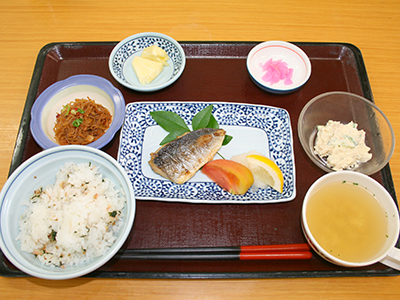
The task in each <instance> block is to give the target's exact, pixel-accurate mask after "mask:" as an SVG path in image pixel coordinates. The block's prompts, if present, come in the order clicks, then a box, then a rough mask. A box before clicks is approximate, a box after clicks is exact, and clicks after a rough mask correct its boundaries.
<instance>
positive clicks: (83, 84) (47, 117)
mask: <svg viewBox="0 0 400 300" xmlns="http://www.w3.org/2000/svg"><path fill="white" fill-rule="evenodd" d="M87 97H89V98H90V99H92V100H94V101H95V102H96V103H98V104H101V105H103V106H104V107H106V108H107V109H108V110H109V111H110V113H111V115H112V123H111V125H110V127H109V128H108V130H107V131H106V132H105V133H104V135H103V136H101V137H100V138H99V139H97V140H96V141H94V142H93V143H90V144H88V145H87V146H90V147H93V148H102V147H104V146H105V145H107V144H108V143H109V142H110V141H111V140H112V139H113V137H114V135H115V133H116V132H117V131H118V130H119V129H120V128H121V126H122V122H123V120H124V111H125V100H124V97H123V95H122V93H121V92H120V91H119V90H118V89H117V88H115V87H114V86H113V85H112V84H111V82H110V81H108V80H107V79H104V78H102V77H99V76H95V75H86V74H83V75H75V76H71V77H69V78H67V79H65V80H61V81H58V82H56V83H54V84H52V85H51V86H49V87H48V88H47V89H46V90H44V91H43V92H42V93H41V94H40V95H39V97H38V98H37V99H36V100H35V102H34V104H33V106H32V110H31V123H30V129H31V132H32V136H33V138H34V139H35V141H36V142H37V143H38V144H39V146H40V147H42V148H43V149H49V148H52V147H56V146H59V144H58V143H57V141H56V140H55V137H54V131H53V128H54V124H55V122H56V115H57V113H60V111H61V109H62V108H63V106H64V105H66V104H68V103H69V102H71V101H74V100H75V99H77V98H80V99H82V98H87Z"/></svg>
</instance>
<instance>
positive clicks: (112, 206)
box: [17, 163, 126, 268]
mask: <svg viewBox="0 0 400 300" xmlns="http://www.w3.org/2000/svg"><path fill="white" fill-rule="evenodd" d="M125 201H126V200H125V198H124V197H123V196H122V195H121V192H120V191H118V190H116V188H115V185H114V183H113V182H112V181H111V180H110V179H108V178H103V176H102V174H101V173H100V172H99V168H98V167H96V166H94V165H92V164H91V163H82V164H74V163H66V164H65V165H64V166H63V167H60V170H59V171H58V172H57V174H56V182H55V184H54V185H51V186H48V187H46V188H45V189H42V188H39V189H38V190H36V191H35V192H34V195H33V196H32V197H31V199H28V200H27V201H26V206H27V208H26V209H25V211H24V213H23V215H22V216H21V219H20V221H19V228H20V233H19V235H18V236H17V240H19V241H20V242H21V249H22V250H23V251H26V252H28V253H32V254H34V255H35V256H36V257H37V258H38V259H39V260H40V261H41V262H42V263H43V264H45V265H49V266H56V267H63V268H64V267H66V266H72V265H78V264H81V263H83V262H86V261H89V260H91V259H93V258H95V257H99V256H101V255H103V254H104V253H105V252H106V251H107V250H108V249H109V248H110V246H111V245H112V244H113V243H114V241H115V240H116V235H117V233H118V231H119V229H120V226H121V225H122V217H123V215H122V209H123V208H124V206H125ZM114 215H115V216H114Z"/></svg>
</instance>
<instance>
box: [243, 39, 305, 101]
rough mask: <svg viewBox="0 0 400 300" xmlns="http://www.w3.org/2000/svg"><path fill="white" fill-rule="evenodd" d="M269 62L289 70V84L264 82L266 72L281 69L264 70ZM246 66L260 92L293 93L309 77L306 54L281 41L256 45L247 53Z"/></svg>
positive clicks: (285, 82)
mask: <svg viewBox="0 0 400 300" xmlns="http://www.w3.org/2000/svg"><path fill="white" fill-rule="evenodd" d="M271 61H272V62H273V63H274V64H276V65H281V64H282V63H283V64H286V67H287V70H291V75H290V78H289V79H290V80H289V82H287V81H286V80H283V79H281V80H279V81H278V82H275V81H273V80H266V77H264V76H265V75H266V73H267V72H269V71H270V70H276V69H281V68H276V69H275V68H272V67H271V69H269V68H268V69H267V70H265V68H263V66H265V64H266V63H267V62H271ZM246 65H247V70H248V72H249V74H250V78H251V79H252V80H253V82H254V83H255V84H256V85H257V86H258V87H259V88H261V89H262V90H264V91H267V92H270V93H274V94H286V93H291V92H294V91H295V90H297V89H298V88H300V87H301V86H303V85H304V84H305V83H306V82H307V80H308V79H309V78H310V76H311V62H310V59H309V58H308V56H307V54H306V53H304V51H303V50H302V49H300V48H299V47H297V46H296V45H294V44H292V43H288V42H283V41H267V42H263V43H260V44H258V45H257V46H255V47H254V48H253V49H251V51H250V52H249V54H248V56H247V61H246ZM276 72H278V71H275V72H274V73H275V74H273V75H277V74H278V73H276ZM279 74H280V73H279ZM283 77H284V76H283ZM288 77H289V76H288Z"/></svg>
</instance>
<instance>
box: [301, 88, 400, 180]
mask: <svg viewBox="0 0 400 300" xmlns="http://www.w3.org/2000/svg"><path fill="white" fill-rule="evenodd" d="M329 120H333V121H339V122H341V123H342V124H347V123H349V122H351V121H353V122H354V123H357V124H358V127H357V129H358V130H361V129H362V130H364V131H365V144H366V145H367V146H368V147H370V151H369V152H370V153H371V154H372V158H371V159H370V160H369V161H367V162H365V163H360V164H359V165H358V166H357V167H355V168H353V169H352V170H354V171H357V172H360V173H364V174H366V175H371V174H374V173H376V172H378V171H380V170H381V169H382V168H383V167H384V166H386V164H387V163H388V162H389V160H390V158H391V157H392V155H393V152H394V146H395V138H394V132H393V128H392V126H391V125H390V123H389V120H388V118H387V117H386V116H385V115H384V114H383V112H382V111H381V110H380V109H379V108H378V107H377V106H376V105H375V104H374V103H373V102H372V101H369V100H367V99H365V98H364V97H361V96H359V95H356V94H352V93H348V92H328V93H324V94H321V95H318V96H316V97H315V98H313V99H312V100H310V101H309V102H308V103H307V104H306V105H305V106H304V108H303V110H302V111H301V113H300V116H299V120H298V125H297V127H298V135H299V138H300V143H301V145H302V147H303V149H304V151H305V152H306V153H307V155H308V157H309V158H310V159H311V161H312V162H313V163H315V164H316V165H317V166H318V167H319V168H321V169H322V170H324V171H326V172H333V171H334V170H333V169H332V168H331V167H329V166H328V164H327V162H326V159H325V158H321V157H319V156H318V155H317V154H316V153H315V152H314V145H315V140H316V136H317V126H319V125H326V123H327V122H328V121H329Z"/></svg>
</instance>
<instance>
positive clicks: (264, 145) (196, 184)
mask: <svg viewBox="0 0 400 300" xmlns="http://www.w3.org/2000/svg"><path fill="white" fill-rule="evenodd" d="M210 104H212V105H213V115H214V117H215V118H216V120H217V122H218V124H219V126H220V128H223V129H225V130H226V132H227V134H229V135H231V136H233V139H232V141H231V142H230V143H229V144H228V145H226V146H222V147H221V149H220V150H219V154H220V155H221V156H223V157H224V158H227V159H229V158H230V157H231V156H233V155H236V154H241V153H244V152H248V151H250V150H257V151H259V152H261V153H262V154H264V155H265V156H267V157H269V158H271V159H272V160H274V161H275V162H276V163H277V165H278V166H279V168H280V169H281V170H282V173H283V177H284V186H283V193H282V194H281V193H279V192H277V191H275V190H273V189H272V188H267V189H260V190H258V191H257V192H251V191H248V192H247V193H245V194H244V195H232V194H230V193H228V192H226V191H224V190H222V189H221V188H220V187H219V186H218V185H216V184H215V183H214V182H212V181H210V180H209V179H208V178H207V177H206V176H205V175H204V174H202V173H201V172H197V174H196V175H195V176H194V177H193V178H192V179H190V180H189V181H188V182H186V183H184V184H182V185H177V184H175V183H173V182H171V181H170V180H168V179H165V178H163V177H161V176H159V175H158V174H156V173H154V172H153V171H152V170H151V168H150V165H149V164H148V161H149V160H150V153H152V152H155V151H156V150H157V149H158V148H159V147H160V145H159V143H160V142H161V140H162V139H163V138H164V137H165V136H166V135H167V132H166V131H164V129H162V128H161V127H160V126H158V125H157V123H156V122H155V121H154V120H153V118H152V117H151V116H150V112H152V111H156V110H169V111H173V112H175V113H177V114H178V115H180V116H181V117H182V118H183V119H184V120H185V122H186V124H188V126H189V127H190V125H191V120H192V118H193V116H194V115H196V113H198V112H199V111H200V110H202V109H204V108H205V107H206V106H208V105H210ZM219 154H217V155H216V158H218V157H217V156H218V155H219ZM118 162H119V163H120V164H121V165H122V167H123V168H124V169H125V170H126V172H127V174H128V177H129V178H130V180H131V182H132V185H133V188H134V190H135V196H136V199H139V200H147V199H151V200H160V201H179V202H191V203H276V202H285V201H290V200H293V199H294V198H295V196H296V184H295V179H296V176H295V164H294V152H293V135H292V129H291V125H290V117H289V113H288V112H287V111H286V110H284V109H281V108H276V107H271V106H265V105H253V104H241V103H223V102H136V103H130V104H128V105H127V106H126V110H125V121H124V124H123V127H122V130H121V136H120V146H119V151H118Z"/></svg>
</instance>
